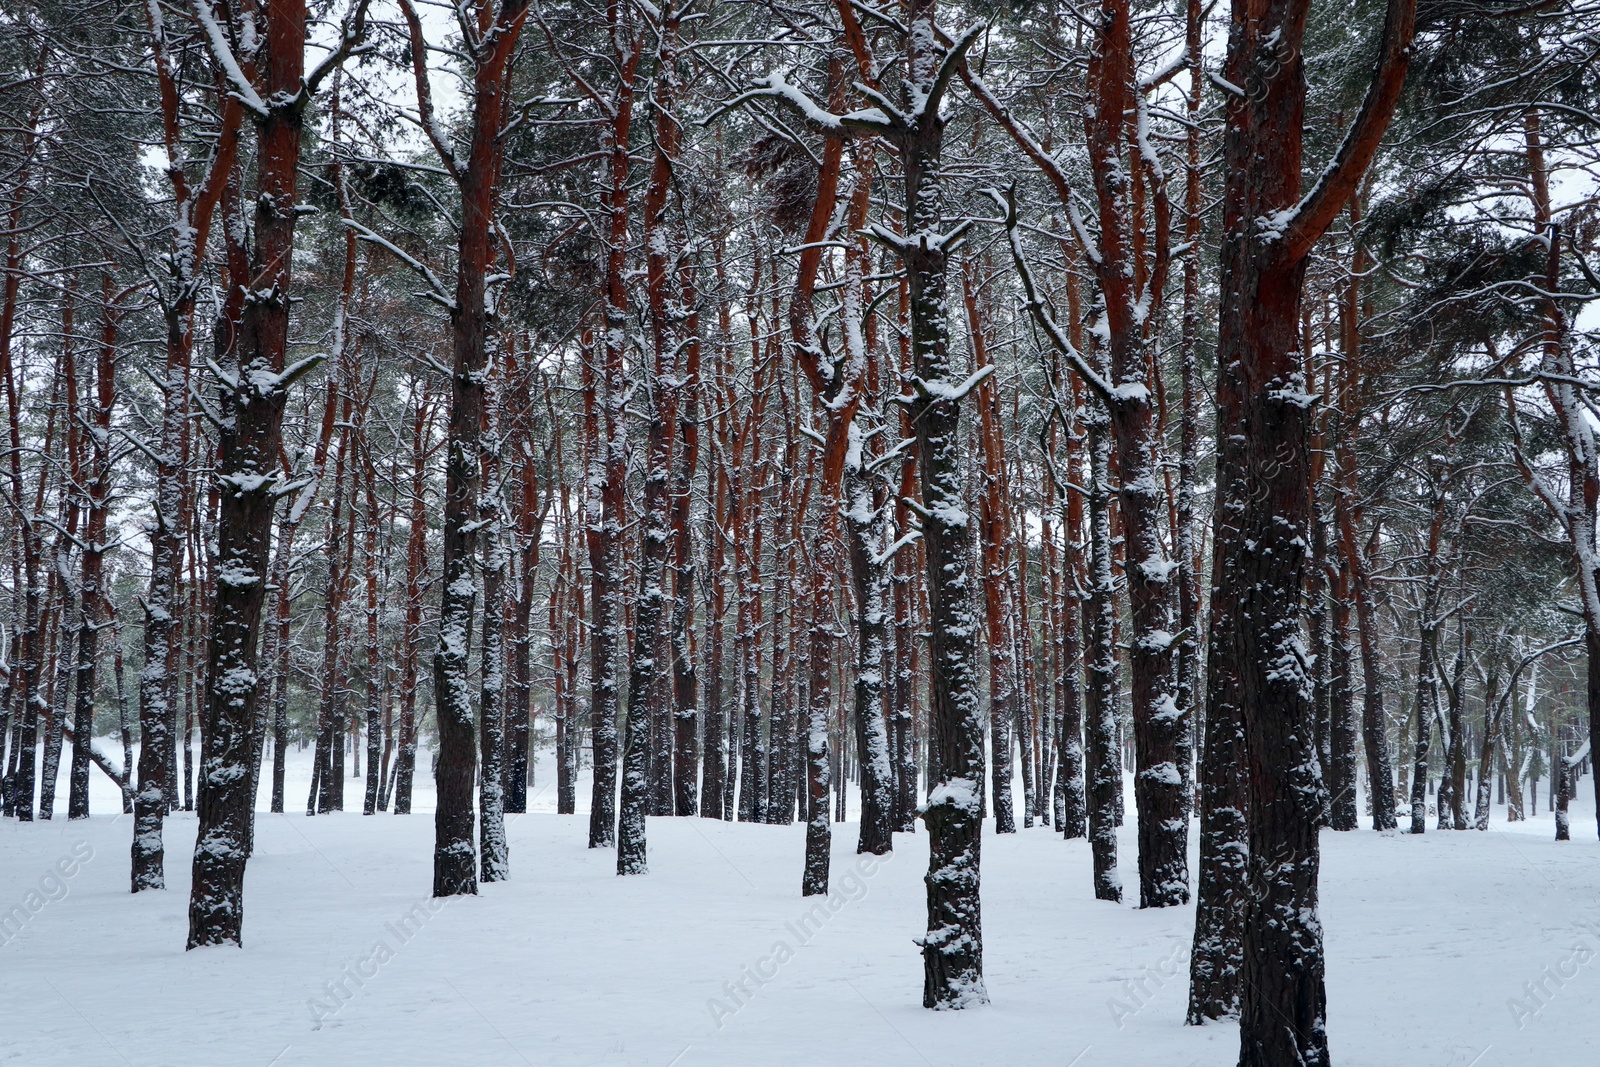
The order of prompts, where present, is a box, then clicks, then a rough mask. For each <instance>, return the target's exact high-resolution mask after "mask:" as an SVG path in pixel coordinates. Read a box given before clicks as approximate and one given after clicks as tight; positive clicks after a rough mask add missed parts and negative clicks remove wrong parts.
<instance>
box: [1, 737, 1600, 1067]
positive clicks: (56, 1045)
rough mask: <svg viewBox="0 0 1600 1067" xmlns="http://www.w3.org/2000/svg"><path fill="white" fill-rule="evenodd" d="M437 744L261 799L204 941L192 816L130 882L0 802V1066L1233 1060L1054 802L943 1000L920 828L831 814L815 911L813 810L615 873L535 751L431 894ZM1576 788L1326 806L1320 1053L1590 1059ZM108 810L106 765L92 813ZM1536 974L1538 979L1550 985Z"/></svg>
mask: <svg viewBox="0 0 1600 1067" xmlns="http://www.w3.org/2000/svg"><path fill="white" fill-rule="evenodd" d="M308 757H309V754H300V753H296V754H295V759H294V760H293V761H292V762H291V773H290V776H289V777H290V788H289V806H290V808H291V811H293V810H294V809H296V808H299V807H301V806H302V805H303V803H304V799H305V790H306V783H307V781H308V773H307V772H308V770H309V759H308ZM427 766H428V764H427V760H426V757H425V756H423V757H421V758H419V760H418V778H417V785H418V795H417V797H416V801H417V803H416V812H417V813H416V814H414V815H412V816H410V817H405V818H399V817H395V816H392V815H390V816H379V817H374V818H363V817H362V816H361V815H360V813H359V810H360V803H361V791H360V782H359V780H351V781H349V782H347V786H346V790H347V791H346V796H347V798H348V799H349V801H351V802H352V804H351V806H353V807H354V808H355V810H354V811H347V812H344V813H341V814H336V815H330V816H323V817H318V818H314V819H308V818H306V817H305V816H304V815H303V814H290V815H287V816H284V815H269V814H265V813H263V814H262V815H261V816H260V817H259V818H258V820H257V842H256V851H255V855H254V857H253V858H252V859H251V861H250V867H249V873H248V876H247V879H246V886H245V922H244V940H245V943H244V948H243V950H242V951H240V950H235V949H231V948H212V949H205V950H201V951H197V952H193V953H185V952H184V950H183V944H184V937H185V933H186V931H187V922H186V909H187V904H188V892H189V861H190V855H191V850H192V848H193V844H194V834H195V818H194V815H193V814H192V813H179V814H176V815H173V816H172V817H170V818H169V819H168V821H167V832H166V845H167V867H166V870H167V890H166V891H165V892H157V893H146V894H142V895H140V896H137V897H135V896H132V895H131V894H129V892H128V848H129V839H130V834H131V825H130V823H131V817H124V816H113V815H110V814H98V815H95V816H94V817H93V818H91V819H90V820H89V821H88V822H72V823H69V822H68V821H67V820H66V819H65V818H64V817H63V814H62V813H64V811H65V806H66V798H65V792H64V790H65V784H66V781H65V775H64V774H63V776H62V783H61V784H62V789H63V793H62V797H61V800H60V802H59V804H58V807H57V811H58V815H57V817H56V819H55V820H53V821H51V822H36V823H33V824H19V823H17V822H16V821H14V820H9V819H8V820H5V821H4V823H3V825H0V976H3V983H4V988H5V999H6V1010H5V1019H4V1022H3V1023H0V1064H19V1065H26V1067H56V1065H62V1067H66V1065H72V1067H100V1065H107V1067H111V1065H134V1067H165V1065H178V1064H184V1065H188V1064H202V1065H207V1067H235V1065H237V1067H269V1065H272V1067H291V1065H312V1064H317V1065H320V1064H331V1063H352V1064H363V1065H366V1064H400V1065H411V1064H418V1065H422V1064H426V1065H429V1067H433V1065H457V1064H461V1065H466V1064H471V1065H482V1067H488V1065H502V1064H508V1065H515V1064H530V1065H535V1067H547V1065H548V1067H566V1065H580V1064H582V1065H589V1064H595V1065H638V1067H698V1065H706V1064H723V1065H728V1067H777V1065H790V1064H793V1065H802V1064H803V1065H806V1067H835V1065H837V1067H855V1065H858V1064H872V1065H874V1067H897V1065H908V1067H914V1065H929V1067H945V1065H954V1064H960V1065H962V1067H978V1065H994V1067H1023V1065H1026V1067H1031V1065H1049V1067H1068V1065H1071V1067H1100V1065H1105V1067H1112V1065H1116V1067H1129V1065H1133V1067H1140V1065H1146V1064H1149V1065H1157V1064H1160V1065H1173V1067H1183V1065H1191V1064H1192V1065H1205V1067H1223V1065H1229V1064H1232V1063H1234V1062H1235V1061H1236V1058H1237V1055H1238V1038H1237V1029H1236V1027H1235V1026H1234V1025H1233V1024H1231V1023H1219V1024H1213V1025H1209V1026H1205V1027H1186V1026H1184V1025H1183V1015H1184V1008H1185V1000H1186V996H1187V982H1188V968H1187V960H1188V953H1189V944H1190V939H1191V937H1192V929H1193V920H1194V909H1193V907H1192V906H1190V907H1183V908H1171V909H1166V910H1159V911H1157V910H1150V911H1141V910H1139V909H1138V908H1136V907H1134V906H1132V905H1131V904H1122V905H1116V904H1108V903H1103V902H1097V901H1095V900H1094V899H1093V898H1092V897H1091V895H1090V869H1089V850H1088V845H1087V844H1086V843H1085V842H1083V841H1068V842H1064V841H1062V840H1061V839H1060V838H1059V837H1057V836H1056V834H1055V833H1054V832H1053V831H1050V830H1046V829H1040V828H1034V829H1032V830H1024V831H1021V832H1019V833H1017V834H1015V835H1008V836H1006V837H1003V838H997V837H996V836H994V834H993V833H992V830H991V829H989V827H992V825H993V824H992V822H991V823H989V824H988V825H987V826H986V830H985V835H984V838H985V839H984V843H983V918H984V924H983V934H984V950H985V951H984V959H985V973H986V980H987V984H988V990H989V995H990V997H991V998H992V1001H993V1003H992V1004H991V1005H989V1006H988V1007H985V1008H980V1009H976V1010H971V1011H964V1012H948V1013H935V1012H929V1011H926V1010H924V1009H923V1008H922V1007H921V992H922V965H921V958H920V955H919V951H918V949H917V947H916V945H914V944H913V938H915V937H917V936H918V935H919V934H921V933H922V931H923V927H924V915H925V912H924V898H923V884H922V876H923V874H924V872H925V870H926V867H927V838H926V836H925V835H924V834H922V833H918V834H916V835H904V834H902V835H897V836H896V838H895V846H896V851H895V853H894V854H893V856H892V857H891V858H886V859H885V860H883V861H879V862H877V863H876V864H873V863H871V862H864V863H863V862H862V861H861V860H860V858H858V857H857V856H856V855H855V838H856V824H855V823H854V822H850V823H844V824H837V823H836V824H835V825H834V838H833V886H834V896H833V898H832V899H831V901H830V902H828V903H824V904H823V906H822V909H821V910H820V911H818V910H815V909H814V907H813V905H814V904H815V901H804V900H802V899H801V897H800V895H799V885H800V869H801V857H802V851H803V839H804V829H803V827H801V826H800V825H793V826H786V827H784V826H754V825H742V824H734V823H716V822H710V821H707V820H703V819H670V818H653V819H651V820H650V821H649V850H650V851H649V857H650V873H649V874H648V875H647V876H644V877H637V878H627V879H621V878H618V877H616V875H615V869H616V867H615V863H616V860H615V854H614V853H613V852H612V851H609V850H596V851H591V850H589V849H587V848H586V847H585V842H586V828H587V817H586V816H585V815H581V814H580V815H577V816H558V815H555V814H554V813H553V808H554V803H553V790H551V789H548V788H546V787H545V786H544V784H543V783H545V782H546V781H548V780H549V779H550V777H551V776H550V775H549V774H546V771H547V769H549V765H548V764H546V765H543V766H540V767H539V768H538V778H537V780H538V782H539V783H540V785H539V787H538V788H537V789H536V790H535V792H534V795H533V796H531V797H530V799H531V800H532V803H531V804H530V807H531V808H533V809H534V810H533V811H530V813H529V814H526V815H522V816H511V817H510V821H509V827H508V832H509V838H510V842H511V867H512V877H511V880H510V881H509V882H504V883H499V884H494V885H488V886H485V887H483V890H482V894H481V895H480V896H479V897H477V898H475V899H473V898H458V899H455V900H450V901H447V902H436V901H432V900H430V898H429V896H428V892H429V885H430V877H431V875H430V872H431V863H432V844H433V820H432V819H431V818H430V817H429V814H430V813H431V810H432V799H433V798H432V792H431V788H432V782H431V779H430V777H429V775H428V774H427ZM579 796H580V797H581V798H582V799H583V800H584V801H586V800H587V783H585V788H584V789H582V790H580V793H579ZM1592 797H1593V792H1592V785H1591V783H1590V782H1589V781H1588V780H1587V779H1586V780H1585V781H1584V782H1583V783H1581V785H1580V787H1579V791H1578V796H1577V797H1576V798H1575V800H1574V803H1573V811H1572V827H1573V836H1574V838H1575V840H1574V841H1572V842H1570V843H1563V844H1559V845H1558V844H1557V843H1556V842H1554V841H1553V840H1551V838H1552V837H1553V821H1552V816H1551V815H1550V814H1549V813H1548V812H1543V813H1541V814H1540V815H1539V816H1537V817H1536V818H1534V819H1533V820H1531V821H1529V822H1525V823H1521V824H1511V825H1510V827H1509V828H1508V827H1507V824H1506V823H1505V818H1504V809H1503V808H1502V807H1500V806H1497V807H1496V809H1495V813H1494V820H1493V825H1494V828H1493V829H1492V830H1491V831H1490V832H1489V833H1487V834H1482V833H1476V832H1471V831H1468V832H1439V831H1436V830H1434V829H1433V828H1432V822H1431V820H1430V827H1429V832H1428V833H1427V834H1426V835H1425V836H1423V837H1421V838H1416V837H1412V836H1410V835H1405V834H1399V835H1376V834H1373V833H1372V832H1371V831H1370V830H1362V831H1359V832H1355V833H1334V832H1332V831H1324V832H1323V835H1322V842H1323V867H1322V919H1323V923H1324V927H1325V930H1326V938H1327V954H1328V1002H1329V1007H1328V1028H1329V1033H1330V1040H1331V1045H1332V1051H1333V1056H1334V1062H1335V1063H1337V1064H1339V1065H1340V1067H1350V1065H1358V1067H1368V1065H1371V1067H1391V1065H1395V1064H1405V1065H1407V1067H1467V1065H1469V1064H1470V1065H1473V1067H1497V1065H1506V1067H1523V1065H1531V1064H1540V1063H1553V1062H1567V1063H1581V1062H1592V1056H1593V1051H1592V1050H1593V1028H1594V1019H1595V1015H1596V1009H1597V1006H1600V957H1597V953H1600V842H1597V840H1596V833H1595V820H1594V809H1593V803H1592ZM851 799H852V803H853V802H854V797H852V798H851ZM1540 799H1541V802H1542V801H1543V800H1544V798H1543V797H1542V796H1541V798H1540ZM116 807H117V805H116V801H115V792H114V790H112V789H110V788H109V786H108V784H107V783H106V782H105V781H104V779H103V778H102V777H101V776H100V775H99V773H98V772H95V787H94V808H95V810H96V811H98V812H108V811H115V810H116ZM302 810H303V809H302ZM1128 814H1129V820H1128V825H1127V826H1125V827H1124V828H1123V831H1122V835H1121V870H1122V872H1123V879H1124V883H1125V885H1126V887H1127V894H1128V896H1129V897H1130V898H1131V899H1133V900H1134V901H1136V900H1137V885H1136V883H1135V881H1134V879H1135V877H1136V874H1135V867H1134V858H1135V853H1134V849H1135V835H1134V826H1133V819H1132V816H1133V806H1132V799H1131V790H1130V793H1129V803H1128ZM1363 821H1365V820H1363ZM1193 837H1194V835H1193V833H1192V832H1191V866H1192V865H1193V862H1194V859H1193V851H1192V849H1193V845H1192V842H1193ZM91 850H92V852H91ZM63 859H66V860H68V862H67V863H66V864H65V865H64V866H63V867H62V868H60V870H71V871H72V873H71V874H70V875H69V876H64V875H62V874H60V873H59V871H58V867H57V864H58V861H60V860H63ZM75 860H81V861H82V862H73V861H75ZM40 901H42V904H40V903H39V902H40ZM36 905H37V906H36ZM14 906H16V907H20V908H22V914H23V915H24V918H23V919H22V920H21V921H20V926H19V921H18V920H17V918H16V916H17V915H18V912H17V911H15V910H13V909H14ZM779 946H782V947H779ZM1547 969H1548V970H1547ZM1526 983H1534V984H1535V985H1540V984H1542V986H1543V990H1544V992H1542V993H1541V994H1540V999H1539V1000H1534V999H1530V996H1529V994H1530V989H1532V988H1533V987H1531V986H1528V985H1526ZM741 985H742V987H743V989H742V990H741V988H740V987H741ZM1514 1002H1517V1003H1520V1004H1521V1005H1522V1008H1521V1009H1515V1008H1514V1007H1513V1003H1514Z"/></svg>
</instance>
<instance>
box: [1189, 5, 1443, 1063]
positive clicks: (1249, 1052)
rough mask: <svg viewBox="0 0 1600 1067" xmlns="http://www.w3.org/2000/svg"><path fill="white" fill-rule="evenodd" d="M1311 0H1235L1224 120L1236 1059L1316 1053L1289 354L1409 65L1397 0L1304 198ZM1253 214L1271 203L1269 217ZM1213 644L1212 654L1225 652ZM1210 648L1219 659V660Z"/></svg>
mask: <svg viewBox="0 0 1600 1067" xmlns="http://www.w3.org/2000/svg"><path fill="white" fill-rule="evenodd" d="M1307 6H1308V0H1267V3H1266V4H1265V5H1261V4H1258V3H1256V2H1255V0H1236V2H1235V8H1234V20H1233V23H1232V31H1231V34H1230V38H1229V43H1228V58H1227V64H1226V67H1225V70H1224V76H1225V77H1226V78H1227V79H1228V81H1229V83H1230V84H1232V85H1236V86H1243V87H1245V95H1244V96H1243V97H1242V98H1234V99H1233V100H1232V102H1231V103H1230V109H1229V115H1228V119H1227V125H1226V129H1225V134H1224V148H1223V158H1224V162H1225V165H1226V179H1225V188H1224V193H1223V232H1224V238H1223V247H1222V284H1221V292H1222V305H1221V314H1220V316H1219V330H1218V351H1217V365H1218V366H1219V367H1220V368H1222V370H1221V372H1220V374H1219V376H1218V390H1217V392H1218V403H1217V410H1218V413H1219V424H1218V438H1219V440H1220V441H1221V442H1222V446H1221V448H1222V450H1221V453H1220V455H1219V457H1218V485H1217V500H1218V521H1217V523H1216V530H1217V532H1216V546H1217V547H1216V553H1217V559H1218V561H1219V566H1218V568H1217V570H1218V574H1219V577H1218V579H1217V583H1218V598H1219V599H1220V600H1222V601H1223V603H1224V604H1225V605H1227V606H1228V607H1231V608H1233V609H1235V610H1236V622H1235V623H1234V624H1233V625H1232V626H1230V627H1229V628H1228V629H1227V630H1226V632H1225V633H1223V634H1221V635H1219V634H1218V633H1216V632H1215V631H1214V632H1213V641H1217V640H1218V638H1219V636H1220V637H1221V638H1222V640H1223V641H1224V642H1225V643H1222V644H1220V645H1214V646H1213V648H1214V657H1216V658H1220V659H1221V660H1222V664H1221V666H1222V667H1223V673H1224V674H1225V675H1226V676H1227V677H1228V681H1229V682H1230V683H1232V682H1236V688H1235V686H1234V685H1232V684H1230V685H1229V688H1230V689H1232V690H1234V691H1235V692H1236V693H1237V699H1238V705H1239V707H1240V708H1241V710H1242V719H1243V724H1244V730H1243V738H1244V744H1243V753H1242V755H1243V765H1244V771H1245V777H1246V780H1247V782H1248V783H1249V808H1248V815H1247V821H1248V842H1249V854H1250V857H1251V865H1252V871H1251V875H1252V877H1251V879H1250V881H1251V893H1250V899H1249V902H1248V903H1246V904H1245V906H1244V912H1245V922H1244V938H1243V946H1244V955H1243V966H1242V968H1241V970H1240V983H1241V988H1240V1026H1239V1030H1240V1053H1239V1063H1240V1067H1282V1065H1285V1064H1301V1065H1304V1067H1325V1065H1326V1064H1327V1063H1328V1039H1327V1030H1326V1021H1325V1015H1326V1006H1327V998H1326V992H1325V988H1324V982H1323V971H1324V960H1323V952H1322V928H1321V923H1320V920H1319V918H1318V912H1317V879H1318V873H1319V869H1320V865H1321V857H1320V853H1319V849H1318V838H1317V834H1318V828H1319V827H1320V826H1321V825H1322V824H1323V823H1324V822H1326V821H1327V804H1328V798H1327V793H1326V791H1325V789H1324V788H1323V783H1322V774H1321V768H1320V765H1319V764H1318V761H1317V752H1316V737H1315V722H1314V721H1313V719H1312V707H1311V700H1310V698H1311V693H1310V686H1309V679H1308V677H1307V668H1308V666H1309V664H1308V663H1307V655H1306V649H1305V645H1304V637H1303V636H1302V627H1303V619H1302V615H1303V607H1302V599H1303V590H1304V582H1305V573H1304V571H1305V567H1306V563H1307V560H1306V557H1307V544H1308V538H1309V535H1310V532H1311V530H1310V520H1311V514H1310V508H1311V491H1310V490H1311V484H1310V474H1311V470H1310V448H1309V433H1310V428H1311V418H1312V411H1311V409H1312V406H1313V404H1314V403H1315V400H1316V397H1315V395H1314V394H1313V393H1312V392H1311V383H1309V382H1307V381H1306V380H1305V377H1304V371H1303V368H1302V367H1300V366H1299V365H1298V360H1299V353H1300V347H1301V346H1300V343H1299V336H1298V333H1299V326H1300V299H1301V288H1302V281H1303V278H1304V274H1305V267H1306V261H1307V257H1308V254H1309V252H1310V250H1311V248H1312V247H1313V246H1314V245H1315V244H1316V242H1317V240H1318V239H1319V238H1320V237H1321V235H1322V234H1323V232H1324V231H1325V230H1326V229H1327V227H1328V225H1329V224H1330V223H1331V222H1332V221H1333V219H1334V218H1335V217H1336V216H1337V214H1338V213H1339V212H1340V211H1341V210H1342V209H1343V207H1344V204H1345V202H1346V201H1347V200H1348V198H1349V196H1350V194H1351V193H1352V192H1353V190H1354V189H1355V188H1356V186H1357V185H1358V183H1359V182H1360V180H1361V177H1362V175H1363V174H1364V173H1365V171H1366V169H1367V165H1368V164H1369V163H1370V161H1371V159H1372V156H1373V154H1374V153H1375V152H1376V150H1377V147H1378V143H1379V141H1380V140H1381V138H1382V135H1383V131H1384V129H1385V128H1386V127H1387V125H1388V121H1389V118H1390V116H1391V115H1392V114H1393V110H1394V106H1395V103H1396V101H1397V100H1398V98H1399V93H1400V89H1401V86H1402V85H1403V83H1404V78H1405V70H1406V65H1407V61H1408V56H1409V46H1410V43H1411V37H1412V34H1413V31H1414V26H1415V0H1392V2H1391V4H1390V9H1389V13H1388V23H1387V25H1386V26H1385V29H1384V36H1383V42H1382V53H1381V58H1380V62H1379V64H1378V66H1377V68H1376V74H1375V76H1374V80H1373V83H1372V88H1371V92H1370V93H1369V95H1368V97H1367V100H1366V101H1365V103H1364V104H1363V106H1362V111H1361V114H1360V116H1359V117H1358V119H1357V120H1356V125H1355V127H1354V128H1353V129H1352V130H1351V132H1350V135H1349V137H1348V138H1347V139H1346V140H1345V142H1344V143H1343V145H1342V146H1341V148H1340V150H1339V153H1338V155H1337V156H1336V158H1335V161H1334V163H1333V164H1332V165H1330V168H1329V169H1328V171H1327V172H1326V173H1325V174H1324V175H1323V177H1322V178H1321V179H1319V181H1318V184H1317V187H1316V188H1315V190H1314V191H1313V192H1312V194H1311V195H1310V196H1308V197H1306V198H1305V199H1304V200H1302V199H1301V193H1300V181H1301V166H1302V158H1301V139H1302V136H1303V129H1304V114H1305V97H1306V84H1305V72H1304V63H1303V58H1302V54H1301V41H1302V35H1303V33H1304V28H1305V20H1306V10H1307ZM1263 218H1272V219H1278V220H1281V221H1280V222H1279V223H1278V224H1277V225H1275V226H1272V227H1264V226H1262V225H1260V223H1259V222H1258V221H1257V220H1259V219H1263ZM1219 654H1220V655H1219ZM1214 661H1215V660H1214Z"/></svg>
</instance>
